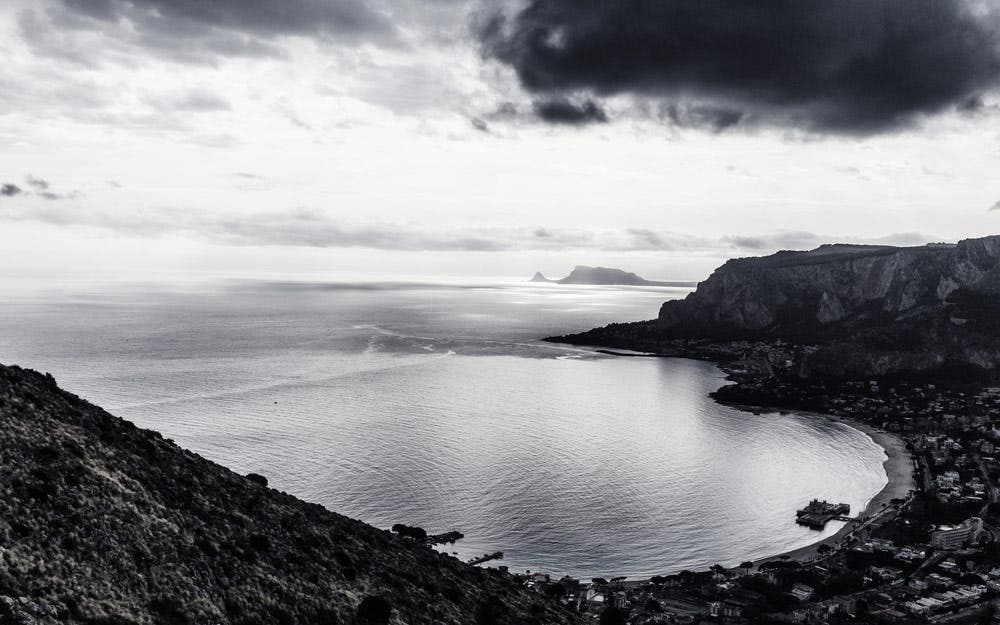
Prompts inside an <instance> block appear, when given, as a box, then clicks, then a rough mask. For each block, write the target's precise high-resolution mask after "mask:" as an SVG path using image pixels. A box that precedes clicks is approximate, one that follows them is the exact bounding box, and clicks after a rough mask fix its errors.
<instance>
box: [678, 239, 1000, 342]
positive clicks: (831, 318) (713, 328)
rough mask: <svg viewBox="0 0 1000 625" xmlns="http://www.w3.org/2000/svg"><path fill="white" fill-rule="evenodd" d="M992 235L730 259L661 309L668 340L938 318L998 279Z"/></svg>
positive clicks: (998, 245)
mask: <svg viewBox="0 0 1000 625" xmlns="http://www.w3.org/2000/svg"><path fill="white" fill-rule="evenodd" d="M998 266H1000V237H987V238H983V239H972V240H966V241H962V242H960V243H958V244H957V245H929V246H925V247H909V248H894V247H873V246H851V245H829V246H823V247H820V248H818V249H816V250H813V251H810V252H779V253H778V254H774V255H772V256H767V257H763V258H741V259H736V260H731V261H729V262H727V263H726V264H724V265H723V266H722V267H720V268H719V269H717V270H716V271H715V272H714V273H713V274H712V275H711V276H710V277H709V278H708V279H707V280H705V281H704V282H702V283H701V284H699V285H698V289H697V290H696V291H695V292H694V293H692V294H690V295H689V296H688V297H687V298H685V299H684V300H680V301H672V302H666V303H665V304H664V305H663V307H662V308H661V309H660V314H659V322H660V327H661V328H662V330H663V331H664V332H665V333H667V334H675V335H695V334H713V335H722V334H735V335H754V334H769V335H796V334H800V333H805V334H806V335H808V336H810V337H814V336H815V335H817V334H822V333H826V332H835V331H837V330H839V329H840V328H841V327H843V325H844V324H848V325H850V324H851V322H869V323H871V322H881V321H896V320H902V319H906V318H912V317H917V316H920V315H926V314H933V313H935V312H939V311H941V310H943V308H944V307H945V306H946V305H947V304H948V300H949V297H950V296H951V295H953V294H954V293H955V292H956V291H959V290H961V289H965V290H969V291H973V292H977V291H978V290H979V289H980V287H981V286H982V287H983V288H985V287H987V286H988V285H990V284H995V282H996V279H997V276H998V275H1000V269H998Z"/></svg>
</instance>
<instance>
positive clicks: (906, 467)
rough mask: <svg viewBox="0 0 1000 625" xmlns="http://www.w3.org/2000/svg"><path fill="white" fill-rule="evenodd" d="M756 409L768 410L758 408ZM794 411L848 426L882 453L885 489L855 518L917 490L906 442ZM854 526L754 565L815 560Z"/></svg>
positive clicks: (849, 421) (862, 426)
mask: <svg viewBox="0 0 1000 625" xmlns="http://www.w3.org/2000/svg"><path fill="white" fill-rule="evenodd" d="M757 410H767V409H766V408H757ZM794 412H795V413H796V414H804V415H808V416H812V417H817V418H824V419H827V420H829V421H834V422H837V423H843V424H844V425H846V426H848V427H851V428H854V429H855V430H858V431H860V432H863V433H865V434H867V435H868V437H869V438H871V439H872V441H873V442H874V443H875V444H876V445H878V446H879V447H881V448H882V450H883V451H884V452H885V455H886V459H885V461H884V462H883V463H882V467H883V468H884V469H885V474H886V478H887V482H886V484H885V486H883V487H882V490H880V491H879V492H877V493H876V494H875V495H874V496H873V497H872V498H871V499H870V500H869V501H868V503H867V504H866V505H865V508H864V510H862V511H861V514H859V515H857V516H858V517H861V518H868V517H871V516H872V515H874V514H876V513H878V512H881V511H882V509H883V508H885V509H889V508H890V506H892V505H893V504H892V503H891V501H892V500H893V499H906V498H907V496H908V495H909V493H910V491H911V490H912V489H914V488H916V483H915V482H914V480H913V463H912V459H911V456H910V453H909V452H908V451H907V450H906V443H905V442H904V441H903V439H902V438H900V437H899V436H897V435H895V434H891V433H889V432H886V431H884V430H880V429H878V428H875V427H874V426H871V425H869V424H867V423H863V422H861V421H856V420H854V419H848V418H845V417H838V416H834V415H829V414H824V413H817V412H808V411H794ZM856 525H857V523H854V522H852V523H845V524H844V526H843V527H841V528H840V529H838V530H837V532H836V533H834V534H833V535H831V536H828V537H827V538H824V539H822V540H818V541H816V542H814V543H811V544H809V545H806V546H804V547H799V548H797V549H792V550H790V551H785V552H782V553H778V554H775V555H773V556H767V557H765V558H761V559H759V560H755V561H754V566H759V565H761V564H763V563H765V562H774V561H779V560H795V561H798V562H806V561H810V560H814V559H816V558H817V557H819V555H820V554H819V548H820V546H822V545H828V546H830V547H835V546H836V545H837V544H838V543H840V542H841V541H843V540H844V538H845V537H846V536H847V535H848V534H849V533H851V531H852V530H853V528H854V527H855V526H856Z"/></svg>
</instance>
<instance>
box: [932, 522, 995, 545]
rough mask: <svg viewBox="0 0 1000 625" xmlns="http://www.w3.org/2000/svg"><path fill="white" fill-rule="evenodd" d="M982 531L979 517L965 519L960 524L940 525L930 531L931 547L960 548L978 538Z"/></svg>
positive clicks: (973, 542) (974, 541)
mask: <svg viewBox="0 0 1000 625" xmlns="http://www.w3.org/2000/svg"><path fill="white" fill-rule="evenodd" d="M982 532H983V520H982V519H980V518H979V517H972V518H971V519H967V520H966V521H965V522H963V523H962V524H961V525H957V526H956V525H941V526H939V527H938V528H937V529H936V530H934V531H933V532H931V547H934V548H935V549H945V550H949V549H961V548H962V547H964V546H966V545H970V544H975V543H976V542H977V541H978V540H979V535H980V534H982Z"/></svg>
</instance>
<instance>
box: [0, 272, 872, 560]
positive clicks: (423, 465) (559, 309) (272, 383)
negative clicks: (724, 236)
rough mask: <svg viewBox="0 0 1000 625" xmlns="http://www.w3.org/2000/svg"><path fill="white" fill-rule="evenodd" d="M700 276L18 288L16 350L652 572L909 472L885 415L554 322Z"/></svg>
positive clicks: (561, 554) (583, 318)
mask: <svg viewBox="0 0 1000 625" xmlns="http://www.w3.org/2000/svg"><path fill="white" fill-rule="evenodd" d="M684 293H685V292H684V291H682V290H671V289H639V288H604V287H569V286H559V285H527V284H507V285H504V284H495V285H479V286H454V285H452V286H443V285H431V284H427V285H402V284H365V285H345V284H293V283H251V282H245V283H226V284H224V285H221V286H220V285H213V286H212V287H211V288H208V287H191V286H188V287H183V288H182V287H173V288H165V287H156V288H153V287H148V286H147V287H142V286H129V287H123V286H116V287H113V288H112V287H100V286H97V285H89V286H88V285H83V286H78V287H75V288H73V289H71V292H67V291H66V290H60V291H54V290H51V291H50V290H46V289H44V288H41V289H39V288H34V289H32V290H30V291H28V290H25V289H19V288H12V289H9V292H8V295H7V298H6V302H5V306H4V312H3V314H2V316H0V361H3V362H6V363H18V364H22V365H25V366H30V367H32V368H36V369H39V370H43V371H49V372H51V373H52V374H53V375H55V377H56V379H57V380H58V381H59V382H60V384H61V385H62V386H63V387H64V388H67V389H69V390H72V391H74V392H76V393H77V394H79V395H81V396H83V397H85V398H87V399H89V400H91V401H92V402H94V403H97V404H99V405H101V406H103V407H105V408H107V409H108V410H110V411H111V412H113V413H115V414H117V415H119V416H122V417H125V418H127V419H130V420H132V421H135V422H136V423H137V424H139V425H141V426H144V427H149V428H153V429H156V430H159V431H161V432H163V433H164V434H165V435H166V436H168V437H170V438H173V439H174V440H175V441H177V442H178V443H179V444H180V445H182V446H184V447H187V448H190V449H192V450H195V451H197V452H199V453H201V454H203V455H204V456H206V457H208V458H210V459H212V460H215V461H218V462H220V463H222V464H225V465H227V466H229V467H231V468H233V469H234V470H236V471H239V472H243V473H245V472H249V471H256V472H259V473H262V474H264V475H266V476H267V477H268V478H269V479H270V481H271V485H272V486H274V487H276V488H279V489H282V490H286V491H288V492H290V493H293V494H295V495H298V496H300V497H302V498H304V499H308V500H311V501H315V502H318V503H321V504H323V505H325V506H327V507H328V508H330V509H332V510H336V511H338V512H341V513H344V514H347V515H349V516H352V517H356V518H359V519H362V520H365V521H367V522H369V523H372V524H374V525H377V526H383V527H388V526H390V525H392V524H393V523H397V522H403V523H407V524H411V525H412V524H415V525H420V526H422V527H425V528H427V529H428V530H430V531H447V530H452V529H458V530H460V531H462V532H464V533H465V534H466V539H465V540H463V541H461V542H459V543H458V544H457V545H456V546H455V547H454V550H455V551H457V552H458V554H459V556H460V557H462V558H469V557H472V556H475V555H478V554H482V553H484V552H487V551H495V550H502V551H504V552H505V554H506V558H505V561H504V564H507V565H508V566H510V567H511V569H531V570H544V571H548V572H552V573H558V574H562V573H571V574H575V575H581V576H594V575H619V574H620V575H630V576H633V577H634V576H640V575H651V574H658V573H669V572H676V571H678V570H681V569H684V568H694V567H704V566H707V565H710V564H713V563H716V562H720V563H723V564H737V563H739V562H740V561H742V560H746V559H754V558H757V557H762V556H765V555H771V554H774V553H777V552H780V551H784V550H786V549H790V548H794V547H798V546H803V545H806V544H808V543H810V542H813V541H815V540H817V539H819V538H820V537H822V536H824V535H826V534H828V533H832V532H834V531H835V530H836V524H831V526H830V527H829V528H828V529H827V532H826V533H818V532H814V531H811V530H808V529H805V528H802V527H799V526H797V525H796V524H795V523H794V511H795V509H796V508H797V507H801V506H802V505H803V504H804V503H805V502H806V501H808V500H809V499H811V498H813V497H820V498H827V499H830V500H835V501H845V502H848V503H850V504H851V506H852V509H853V510H854V511H860V509H861V508H862V507H863V506H864V505H865V503H866V502H867V500H868V499H869V498H870V497H871V496H873V495H874V494H875V493H876V492H877V491H878V490H879V489H880V488H881V487H882V486H883V485H884V483H885V481H886V478H885V473H884V471H883V470H882V466H881V463H882V461H883V460H884V457H885V456H884V454H883V452H882V450H881V448H879V447H878V446H877V445H875V444H874V443H873V442H872V441H871V439H869V438H868V437H867V436H865V435H864V434H861V433H860V432H857V431H855V430H852V429H850V428H848V427H846V426H843V425H840V424H833V423H828V422H825V421H822V420H819V419H815V418H810V417H801V416H795V415H778V414H765V415H759V416H756V415H752V414H748V413H744V412H738V411H735V410H731V409H728V408H725V407H723V406H719V405H718V404H715V403H714V402H713V401H712V400H711V399H709V398H708V396H707V395H708V393H709V392H710V391H712V390H714V389H715V388H717V387H718V386H719V385H720V384H722V383H723V378H722V375H721V374H720V372H719V371H718V369H716V368H715V367H714V366H712V365H710V364H707V363H702V362H695V361H687V360H675V359H669V360H668V359H647V358H615V357H606V356H601V355H597V354H593V353H591V352H588V351H585V350H578V349H571V348H563V347H558V346H553V345H548V344H545V343H540V342H538V341H537V339H538V338H539V337H542V336H546V335H550V334H557V333H559V334H562V333H565V332H568V331H574V330H580V329H585V328H589V327H592V326H595V325H602V324H605V323H607V322H609V321H617V320H633V319H643V318H650V317H653V316H655V314H656V311H657V309H658V307H659V305H660V303H661V302H662V301H663V300H665V299H668V298H672V297H680V296H683V295H684Z"/></svg>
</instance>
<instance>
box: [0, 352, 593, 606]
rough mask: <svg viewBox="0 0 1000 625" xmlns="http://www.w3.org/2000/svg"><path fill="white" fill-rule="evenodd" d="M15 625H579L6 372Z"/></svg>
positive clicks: (7, 505)
mask: <svg viewBox="0 0 1000 625" xmlns="http://www.w3.org/2000/svg"><path fill="white" fill-rule="evenodd" d="M0 493H2V496H0V564H2V566H0V623H7V622H14V623H21V622H23V623H56V622H70V623H109V624H110V623H114V624H127V623H220V624H230V623H231V624H235V623H282V624H295V623H309V624H334V623H390V622H391V623H404V622H405V623H413V624H416V623H456V624H457V623H463V624H465V623H476V624H488V623H537V624H542V623H569V622H574V621H573V620H572V615H570V614H568V613H566V612H565V610H564V609H563V608H562V607H561V606H559V604H558V603H557V602H555V601H552V600H550V599H548V598H546V597H544V596H542V595H539V594H538V593H535V592H530V591H527V590H525V589H523V588H521V587H520V586H519V585H518V584H516V583H515V582H514V580H513V579H512V578H510V577H509V576H506V575H502V574H501V573H500V572H499V571H496V570H490V569H480V568H476V567H471V566H468V565H465V564H462V563H461V562H459V561H458V560H455V559H454V558H451V557H449V556H446V555H444V554H440V553H438V552H436V551H434V550H432V549H430V548H428V547H426V546H424V545H422V544H419V543H417V542H416V541H413V540H410V539H407V538H403V537H399V536H395V535H393V534H391V533H389V532H387V531H382V530H379V529H376V528H374V527H371V526H369V525H366V524H364V523H362V522H360V521H356V520H352V519H348V518H346V517H344V516H342V515H339V514H335V513H333V512H330V511H328V510H326V509H324V508H323V507H321V506H319V505H316V504H310V503H306V502H304V501H301V500H299V499H296V498H295V497H292V496H290V495H288V494H285V493H282V492H278V491H276V490H273V489H269V488H267V487H266V486H265V485H264V480H263V479H262V478H260V476H255V479H252V480H251V479H247V478H245V477H242V476H240V475H237V474H236V473H233V472H232V471H229V470H228V469H226V468H224V467H222V466H220V465H217V464H215V463H213V462H210V461H208V460H206V459H204V458H202V457H200V456H198V455H197V454H194V453H192V452H190V451H186V450H184V449H181V448H180V447H178V446H177V445H175V444H174V443H173V442H172V441H170V440H167V439H164V438H163V437H162V436H160V435H159V434H158V433H156V432H153V431H150V430H143V429H139V428H137V427H136V426H134V425H133V424H131V423H129V422H127V421H124V420H122V419H119V418H117V417H114V416H112V415H110V414H108V413H107V412H105V411H104V410H102V409H100V408H98V407H96V406H93V405H91V404H89V403H87V402H86V401H83V400H81V399H80V398H78V397H76V396H75V395H72V394H70V393H67V392H65V391H62V390H60V389H59V388H58V387H57V386H56V383H55V380H54V379H53V378H52V377H51V376H49V375H48V374H46V375H42V374H39V373H36V372H33V371H30V370H25V369H21V368H18V367H8V366H3V365H0Z"/></svg>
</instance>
